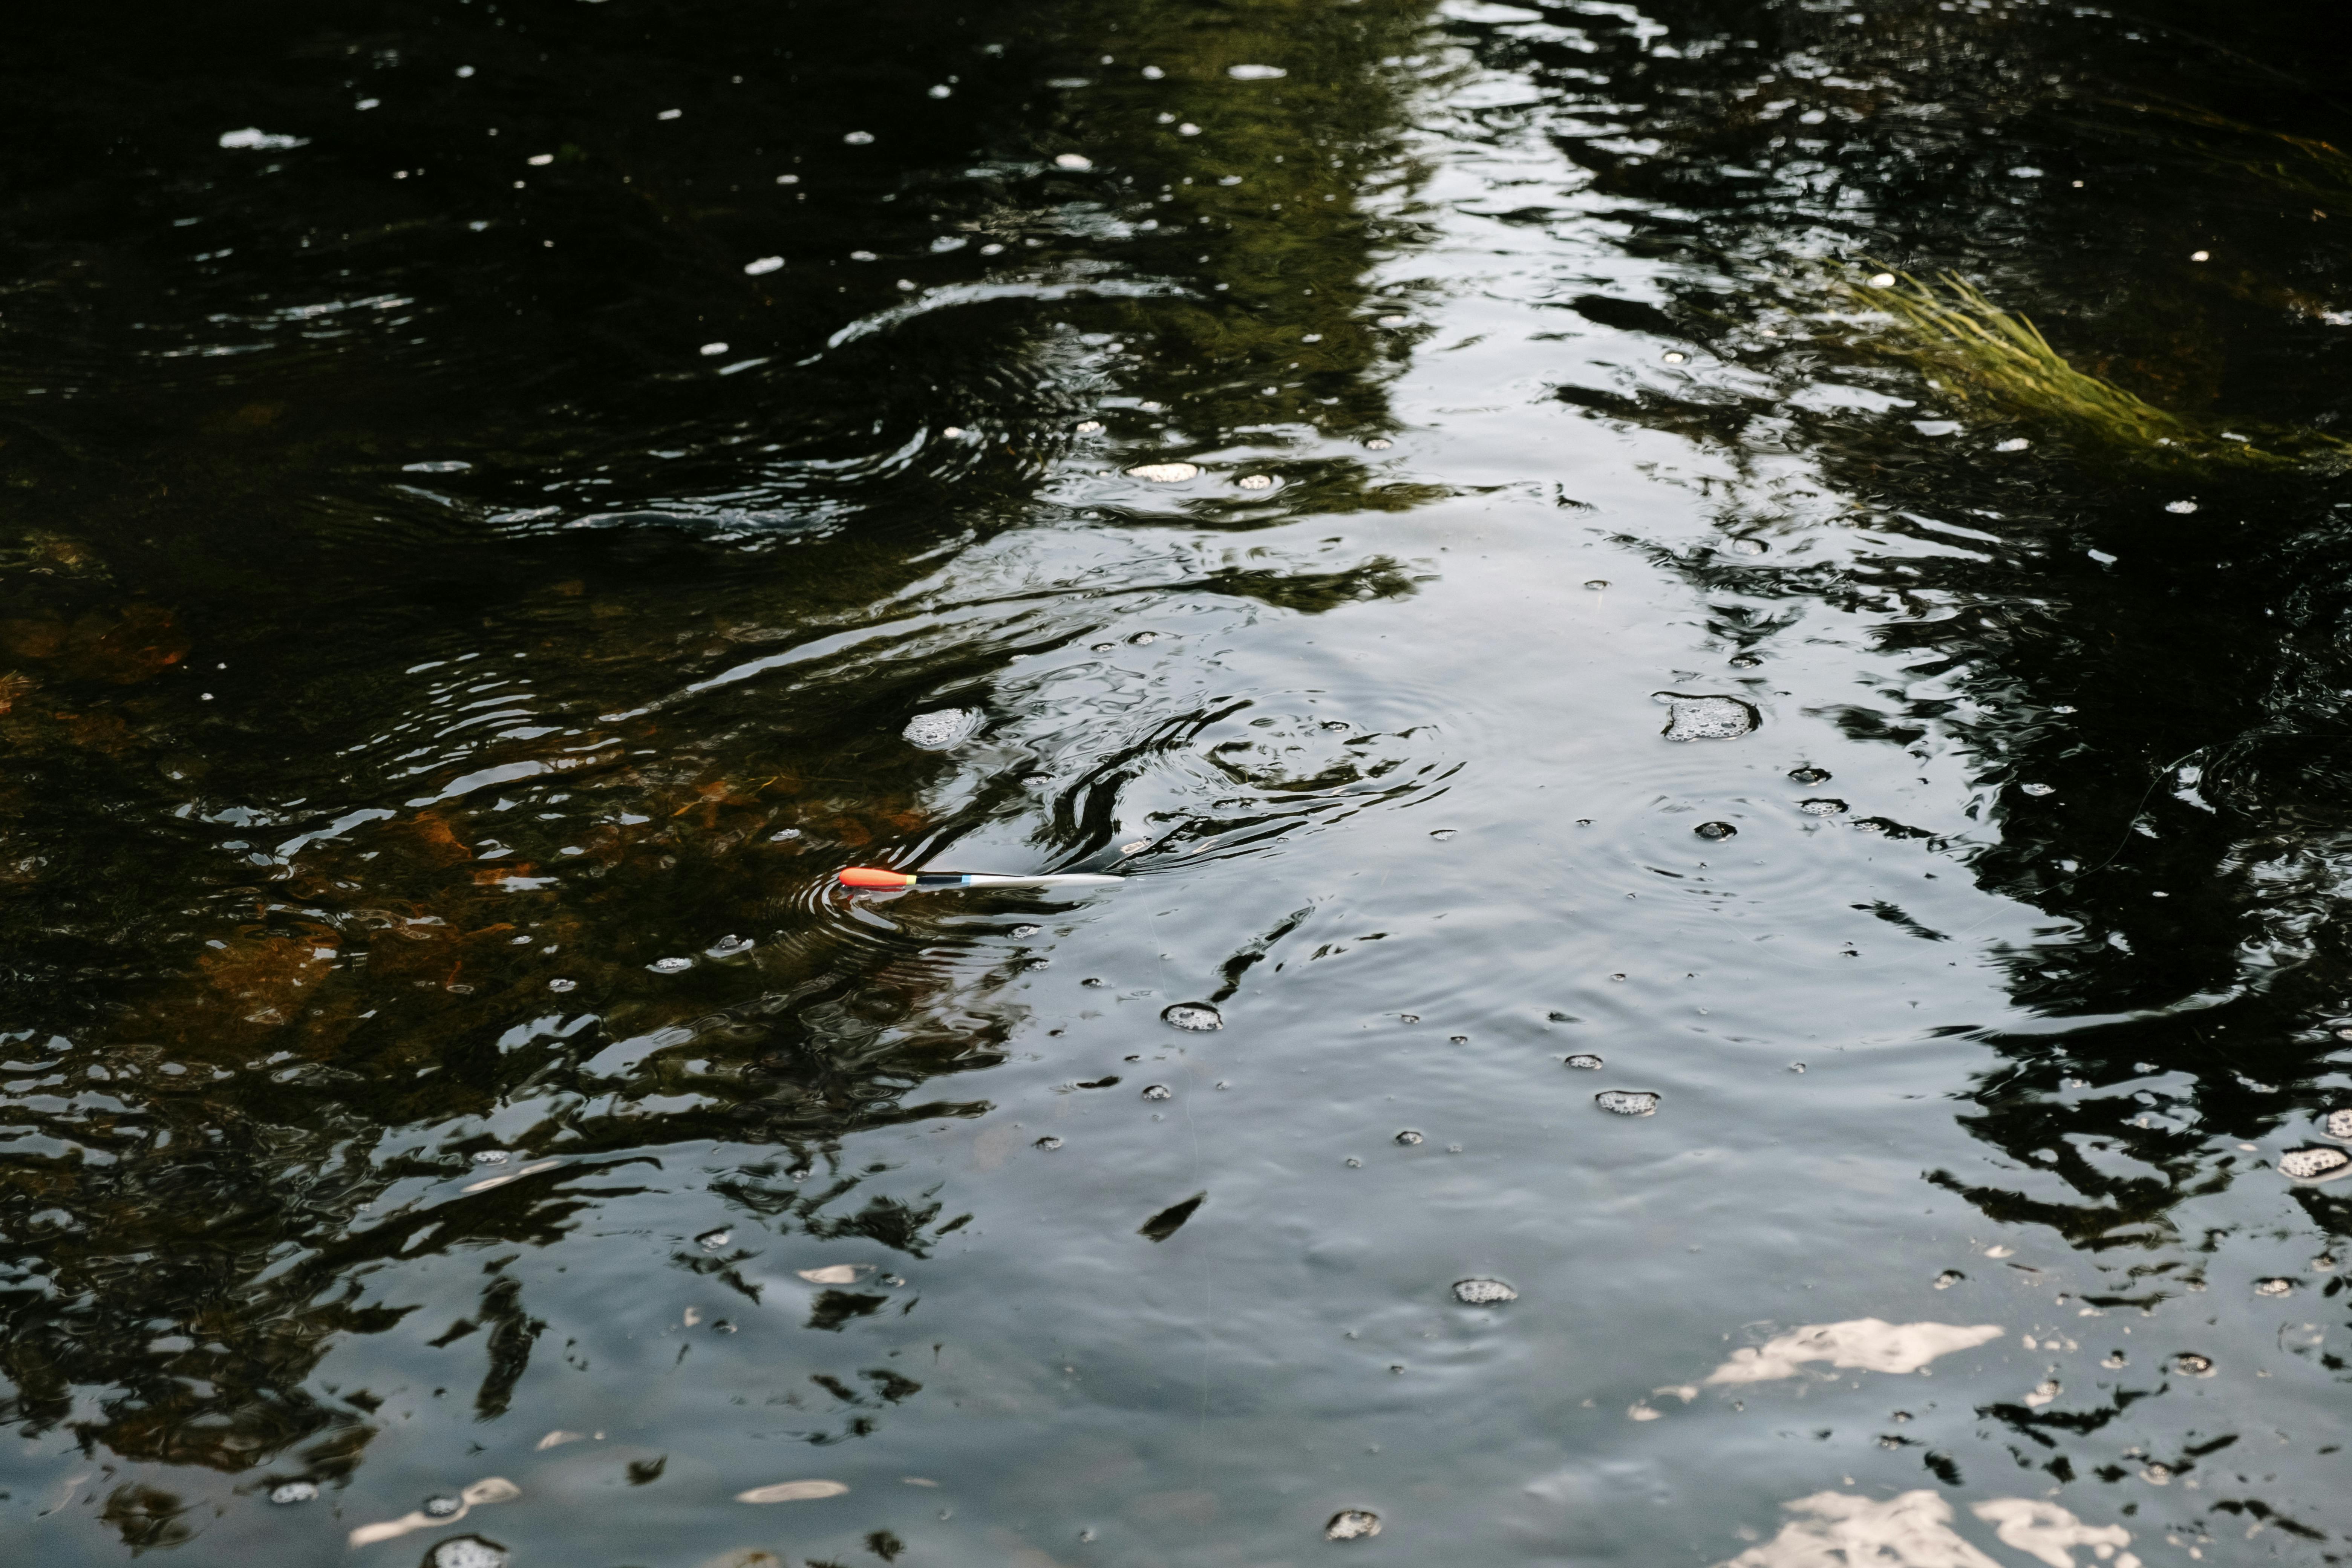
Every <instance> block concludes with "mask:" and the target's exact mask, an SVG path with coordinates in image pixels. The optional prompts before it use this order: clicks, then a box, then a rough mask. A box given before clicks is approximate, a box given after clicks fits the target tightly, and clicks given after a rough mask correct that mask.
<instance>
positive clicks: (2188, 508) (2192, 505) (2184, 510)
mask: <svg viewBox="0 0 2352 1568" xmlns="http://www.w3.org/2000/svg"><path fill="white" fill-rule="evenodd" d="M2164 510H2167V511H2169V512H2176V513H2178V514H2179V515H2181V516H2183V517H2186V516H2187V515H2188V514H2189V513H2190V512H2192V511H2195V510H2197V503H2196V502H2195V501H2193V500H2168V501H2166V502H2165V503H2164Z"/></svg>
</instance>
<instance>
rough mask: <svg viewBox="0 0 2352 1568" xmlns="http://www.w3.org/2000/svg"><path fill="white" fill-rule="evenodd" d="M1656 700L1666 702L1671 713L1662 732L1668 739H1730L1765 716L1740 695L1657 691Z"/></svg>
mask: <svg viewBox="0 0 2352 1568" xmlns="http://www.w3.org/2000/svg"><path fill="white" fill-rule="evenodd" d="M1651 698H1652V700H1654V701H1658V702H1663V703H1665V704H1666V706H1667V708H1668V709H1669V710H1670V713H1671V717H1669V718H1668V719H1667V721H1666V727H1665V728H1664V730H1662V731H1659V733H1661V734H1663V735H1664V736H1665V738H1666V739H1667V740H1669V741H1731V740H1737V739H1738V738H1739V737H1740V736H1742V735H1745V734H1747V733H1748V731H1751V730H1753V729H1755V728H1756V726H1757V725H1758V724H1759V723H1761V722H1762V721H1763V716H1762V715H1761V714H1759V712H1757V710H1755V709H1754V708H1753V707H1751V706H1749V705H1748V703H1745V702H1742V701H1741V700H1739V699H1738V698H1737V697H1685V696H1684V695H1682V694H1681V693H1679V692H1674V691H1655V692H1652V693H1651Z"/></svg>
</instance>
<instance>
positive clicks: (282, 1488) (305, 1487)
mask: <svg viewBox="0 0 2352 1568" xmlns="http://www.w3.org/2000/svg"><path fill="white" fill-rule="evenodd" d="M318 1495H319V1489H318V1487H317V1486H315V1485H313V1484H312V1483H311V1482H310V1481H280V1482H279V1483H278V1485H276V1486H274V1487H272V1488H270V1489H269V1500H270V1501H271V1502H274V1503H278V1504H279V1505H281V1506H282V1505H284V1504H287V1503H296V1502H309V1501H310V1500H311V1499H313V1498H315V1497H317V1496H318Z"/></svg>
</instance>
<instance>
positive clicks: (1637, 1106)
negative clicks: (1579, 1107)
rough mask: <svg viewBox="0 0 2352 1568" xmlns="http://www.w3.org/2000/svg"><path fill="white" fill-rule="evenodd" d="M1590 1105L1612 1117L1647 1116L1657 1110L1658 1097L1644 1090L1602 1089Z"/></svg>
mask: <svg viewBox="0 0 2352 1568" xmlns="http://www.w3.org/2000/svg"><path fill="white" fill-rule="evenodd" d="M1592 1103H1593V1104H1595V1105H1597V1106H1599V1107H1600V1108H1601V1110H1605V1111H1607V1112H1609V1114H1611V1115H1612V1116H1649V1115H1653V1114H1654V1113H1655V1112H1656V1110H1657V1109H1658V1097H1657V1096H1656V1095H1654V1094H1652V1093H1650V1092H1648V1091H1647V1090H1645V1089H1602V1090H1601V1092H1600V1093H1599V1094H1596V1095H1594V1096H1593V1097H1592Z"/></svg>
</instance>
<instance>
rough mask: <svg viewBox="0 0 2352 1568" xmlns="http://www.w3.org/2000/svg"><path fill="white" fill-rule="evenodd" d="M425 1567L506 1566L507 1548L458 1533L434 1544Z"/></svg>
mask: <svg viewBox="0 0 2352 1568" xmlns="http://www.w3.org/2000/svg"><path fill="white" fill-rule="evenodd" d="M425 1568H507V1549H506V1548H505V1547H503V1546H499V1545H498V1544H496V1543H494V1542H488V1541H485V1540H483V1539H482V1538H481V1537H480V1536H478V1535H459V1536H455V1537H453V1538H451V1539H450V1540H447V1541H445V1542H441V1543H440V1544H439V1545H438V1546H436V1547H435V1548H434V1549H433V1550H432V1552H430V1553H429V1554H428V1555H427V1556H426V1557H425Z"/></svg>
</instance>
